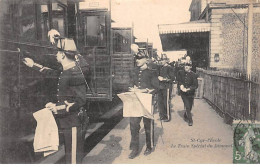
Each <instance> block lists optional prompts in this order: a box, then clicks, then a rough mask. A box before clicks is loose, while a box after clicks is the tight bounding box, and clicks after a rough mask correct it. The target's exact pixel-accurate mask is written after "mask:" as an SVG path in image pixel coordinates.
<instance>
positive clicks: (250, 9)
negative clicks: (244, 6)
mask: <svg viewBox="0 0 260 167" xmlns="http://www.w3.org/2000/svg"><path fill="white" fill-rule="evenodd" d="M252 47H253V2H252V0H251V1H250V2H249V4H248V53H247V77H248V80H249V82H248V83H249V85H248V86H249V87H248V88H249V89H248V111H249V116H250V114H251V83H250V79H251V75H252V54H253V52H252Z"/></svg>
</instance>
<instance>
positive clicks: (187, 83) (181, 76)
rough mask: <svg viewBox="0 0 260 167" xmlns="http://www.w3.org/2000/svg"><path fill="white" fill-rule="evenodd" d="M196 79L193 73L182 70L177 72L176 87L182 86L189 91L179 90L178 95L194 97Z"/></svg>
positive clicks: (196, 86)
mask: <svg viewBox="0 0 260 167" xmlns="http://www.w3.org/2000/svg"><path fill="white" fill-rule="evenodd" d="M197 78H198V76H197V74H195V73H194V72H193V71H190V72H186V71H184V70H180V71H179V72H178V87H180V86H181V85H183V86H184V87H185V88H190V91H187V92H182V91H181V90H180V93H181V94H184V95H188V96H194V94H195V89H197V88H198V80H197Z"/></svg>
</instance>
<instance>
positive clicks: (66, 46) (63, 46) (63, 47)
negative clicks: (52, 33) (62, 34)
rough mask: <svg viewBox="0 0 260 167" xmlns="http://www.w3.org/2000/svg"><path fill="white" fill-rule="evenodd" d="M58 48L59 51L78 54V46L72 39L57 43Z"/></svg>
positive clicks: (61, 39)
mask: <svg viewBox="0 0 260 167" xmlns="http://www.w3.org/2000/svg"><path fill="white" fill-rule="evenodd" d="M57 48H58V50H59V51H66V52H77V47H76V44H75V42H74V40H73V39H71V38H60V39H59V40H58V43H57Z"/></svg>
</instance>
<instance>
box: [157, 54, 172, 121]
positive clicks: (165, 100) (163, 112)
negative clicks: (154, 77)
mask: <svg viewBox="0 0 260 167" xmlns="http://www.w3.org/2000/svg"><path fill="white" fill-rule="evenodd" d="M168 61H169V60H168V58H167V57H166V56H164V57H162V59H161V66H160V68H159V76H158V79H159V81H160V89H159V91H158V105H159V106H158V107H159V115H160V119H161V120H163V121H164V122H168V121H170V107H169V103H170V100H169V99H170V92H171V91H170V90H171V89H172V88H171V87H172V83H173V81H174V80H175V73H174V69H173V68H172V67H171V66H170V65H169V64H168V63H167V62H168Z"/></svg>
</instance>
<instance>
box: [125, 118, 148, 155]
mask: <svg viewBox="0 0 260 167" xmlns="http://www.w3.org/2000/svg"><path fill="white" fill-rule="evenodd" d="M142 118H143V123H144V130H145V136H146V147H148V148H152V141H151V140H152V125H151V124H152V120H151V119H148V118H145V117H130V131H131V143H130V149H131V150H137V151H138V150H139V131H140V122H141V120H142Z"/></svg>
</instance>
